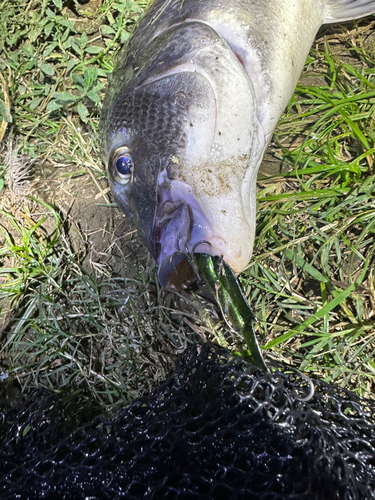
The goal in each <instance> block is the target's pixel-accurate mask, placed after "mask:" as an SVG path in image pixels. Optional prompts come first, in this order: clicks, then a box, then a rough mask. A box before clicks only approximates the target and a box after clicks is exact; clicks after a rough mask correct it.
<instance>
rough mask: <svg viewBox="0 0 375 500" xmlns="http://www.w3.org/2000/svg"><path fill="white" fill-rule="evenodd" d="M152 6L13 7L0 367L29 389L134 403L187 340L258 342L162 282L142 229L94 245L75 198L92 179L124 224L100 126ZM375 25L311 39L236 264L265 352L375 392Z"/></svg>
mask: <svg viewBox="0 0 375 500" xmlns="http://www.w3.org/2000/svg"><path fill="white" fill-rule="evenodd" d="M146 4H147V1H146V0H144V1H143V0H137V1H130V0H123V1H119V0H117V1H107V0H104V1H103V2H101V1H92V2H90V3H88V4H85V5H81V4H80V3H79V2H78V1H72V2H61V0H31V1H27V2H24V1H21V0H13V1H12V2H8V1H3V2H1V3H0V35H1V36H0V40H1V42H0V43H1V48H2V55H1V58H0V71H1V73H2V75H3V79H2V84H1V88H2V95H0V98H1V101H0V113H1V116H2V118H3V124H6V127H5V134H4V137H3V140H2V144H3V154H2V157H1V158H0V189H2V191H1V194H2V201H1V206H0V209H1V212H0V224H1V226H0V227H1V235H0V261H1V266H2V267H1V268H0V300H1V316H0V320H1V324H2V331H3V334H2V341H1V356H0V357H1V358H2V359H0V367H1V373H0V375H1V376H2V377H3V378H5V377H9V378H11V379H15V380H17V381H18V383H19V384H20V386H21V387H22V389H23V390H25V391H26V390H27V389H28V388H29V387H31V386H35V385H42V386H46V387H50V388H53V389H54V390H58V391H61V392H66V393H67V394H78V395H79V397H80V398H81V399H82V401H86V400H87V399H88V398H92V396H94V398H95V400H96V401H97V403H98V404H99V405H107V406H109V405H116V404H123V403H124V402H127V401H129V400H131V399H133V398H134V397H138V396H140V395H142V394H145V393H146V392H148V391H149V390H150V389H151V388H152V387H154V386H155V384H156V383H157V382H158V381H160V380H161V379H162V378H163V377H164V376H165V374H166V371H167V370H168V369H169V368H170V367H171V364H172V361H173V359H174V357H175V355H176V353H177V352H179V351H181V350H182V349H183V348H185V347H186V345H188V344H189V343H191V342H196V341H197V340H205V339H210V340H213V341H216V342H219V343H221V344H222V345H225V346H226V347H228V348H229V349H232V350H234V351H242V350H243V348H244V345H243V339H241V338H239V337H238V336H236V335H234V334H233V332H231V331H230V330H229V329H228V327H227V325H226V323H225V322H224V321H222V320H220V318H219V317H218V314H217V311H216V310H215V308H214V307H213V306H212V305H210V304H209V303H208V302H207V301H204V300H202V299H200V298H199V297H197V296H194V295H191V296H185V297H177V296H172V295H171V294H165V293H164V292H163V291H161V290H160V289H159V287H158V284H157V280H156V274H155V268H154V266H153V264H152V262H151V260H150V259H149V258H147V255H146V254H145V253H142V249H139V248H138V247H139V245H138V243H137V240H136V239H134V238H136V236H134V235H133V234H132V232H131V230H130V231H129V232H127V233H126V235H125V236H123V235H122V233H121V236H120V237H118V236H116V234H118V233H115V237H113V238H112V240H111V244H110V245H109V246H108V248H104V246H103V247H102V248H101V250H100V251H97V252H96V253H95V252H94V251H93V249H92V248H93V247H92V244H91V243H90V241H91V240H92V239H93V235H92V234H91V232H90V227H89V228H85V227H83V225H82V222H80V220H78V217H77V214H76V212H74V206H75V205H74V203H76V204H77V203H78V201H79V199H80V197H82V192H83V188H82V186H86V185H92V186H93V189H94V190H97V191H98V196H101V197H100V198H98V199H97V200H95V196H94V197H93V198H92V200H91V202H90V203H91V204H92V205H95V206H98V207H99V206H101V205H102V209H103V210H104V211H105V212H104V214H107V213H108V220H109V219H111V220H112V218H114V221H115V222H114V224H115V225H116V224H117V225H118V226H121V224H123V219H122V218H121V217H118V218H116V217H115V216H114V215H113V208H112V207H111V203H110V200H109V198H108V197H107V198H106V196H107V195H106V193H105V191H106V188H105V172H104V171H103V168H102V165H101V162H100V154H99V147H98V133H97V126H98V118H99V113H100V101H101V97H102V93H103V89H104V87H105V84H106V79H107V74H108V73H109V72H110V71H111V69H112V67H113V61H114V58H115V55H116V52H117V51H118V49H119V46H120V45H121V44H122V43H125V42H126V40H127V39H128V37H129V36H130V33H131V31H132V29H133V27H134V23H135V22H136V19H137V18H138V16H139V13H140V12H141V10H142V9H143V8H144V7H145V6H146ZM374 33H375V31H374V22H373V21H372V20H371V19H367V20H364V21H361V22H358V23H352V24H347V25H345V26H344V27H335V28H334V29H332V30H331V31H326V32H325V33H323V34H322V35H321V36H320V38H318V40H317V42H316V43H315V45H314V48H313V50H312V51H311V53H310V56H309V58H308V61H307V65H306V67H305V70H304V74H303V76H302V79H301V80H300V84H299V86H298V87H297V89H296V93H295V95H294V97H293V99H292V101H291V103H290V105H289V107H288V109H287V110H286V112H285V114H284V115H283V117H282V119H281V120H280V123H279V125H278V128H277V130H276V134H275V137H274V141H273V143H272V144H271V147H270V149H269V155H268V156H269V157H271V158H272V161H273V162H274V163H275V164H276V165H277V166H281V167H282V171H281V173H280V172H277V173H276V174H274V175H272V176H269V175H267V176H266V175H264V176H263V177H261V178H260V179H259V192H258V205H259V209H258V226H257V240H256V245H255V251H254V257H253V259H252V261H251V263H250V264H249V266H248V268H247V270H246V271H245V272H244V273H242V275H241V277H240V281H241V284H242V287H243V290H244V292H245V294H246V296H247V298H248V300H249V302H250V304H251V306H252V308H253V310H254V312H255V314H256V316H257V317H258V320H259V326H258V335H259V340H260V342H261V344H262V345H263V347H264V348H265V355H266V358H268V359H272V358H274V359H277V360H282V361H284V362H286V363H290V364H292V365H293V366H295V367H297V368H299V369H301V370H303V371H304V372H307V373H310V374H314V375H317V376H319V377H322V378H324V379H325V380H327V381H332V382H335V383H338V384H340V385H342V386H345V387H349V388H351V389H353V390H355V391H357V392H358V393H360V394H364V395H367V396H370V397H374V396H373V381H374V377H375V358H374V350H375V342H374V335H375V327H374V312H375V288H374V270H373V268H374V249H375V238H374V233H375V201H374V199H375V198H374V192H375V169H374V165H373V155H374V151H375V133H374V117H375V114H374V112H375V79H374V73H375V71H374V67H375V60H374V57H373V53H374V50H373V48H374V43H375V42H374V40H375V38H374ZM3 80H4V81H3ZM10 140H11V141H12V142H11V143H10ZM10 148H11V149H12V158H13V160H12V162H13V164H15V163H16V164H17V161H19V162H20V163H21V165H22V166H25V165H26V164H27V165H29V164H30V165H31V166H30V169H29V168H27V169H26V172H27V174H28V175H29V174H30V172H32V178H33V179H34V181H33V184H31V185H30V186H31V188H32V192H33V196H34V198H27V197H25V196H24V194H25V193H23V194H22V193H18V194H17V193H16V192H15V190H14V189H13V191H11V190H10V188H11V187H12V171H11V169H10V168H9V154H7V153H8V152H9V149H10ZM21 172H22V168H21ZM45 172H47V174H46V173H45ZM27 179H28V178H27ZM24 180H25V179H24V178H22V175H21V181H20V182H23V181H24ZM13 184H14V183H13ZM16 184H17V183H16ZM46 186H47V187H46ZM52 187H53V189H52ZM64 192H68V193H69V195H70V197H68V198H66V199H67V200H68V202H66V199H65V198H64V196H65V195H64ZM74 193H75V194H74ZM67 196H68V195H67ZM38 199H39V201H37V200H38ZM69 200H70V201H69ZM88 208H89V207H87V209H88ZM99 208H100V207H99ZM88 225H89V223H88ZM103 234H104V233H103ZM128 235H130V236H128ZM124 242H125V243H124Z"/></svg>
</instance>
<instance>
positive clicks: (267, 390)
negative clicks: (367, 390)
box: [0, 344, 375, 500]
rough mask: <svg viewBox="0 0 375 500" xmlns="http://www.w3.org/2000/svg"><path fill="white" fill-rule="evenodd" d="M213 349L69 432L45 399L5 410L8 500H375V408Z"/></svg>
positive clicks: (3, 477)
mask: <svg viewBox="0 0 375 500" xmlns="http://www.w3.org/2000/svg"><path fill="white" fill-rule="evenodd" d="M313 385H314V389H315V390H314V394H312V384H311V383H310V381H309V380H308V379H305V378H304V377H302V376H300V375H299V374H298V373H295V372H292V371H289V372H288V371H284V372H281V371H274V372H273V373H270V374H265V373H262V372H261V371H259V370H257V369H256V368H254V367H253V366H251V365H250V364H249V363H247V362H246V361H245V360H243V359H242V358H238V357H235V356H232V355H231V354H229V353H228V352H227V351H225V350H223V349H222V348H220V347H217V346H214V345H212V344H204V345H203V346H201V347H199V346H198V347H194V348H191V349H190V350H188V351H186V352H185V353H184V354H183V355H182V356H181V357H180V358H179V360H178V361H177V365H176V370H175V371H174V372H173V373H172V374H171V375H170V377H169V378H168V379H167V380H166V381H164V382H163V383H162V384H161V385H160V386H159V387H158V388H157V389H156V390H155V391H154V392H153V393H152V394H151V395H150V396H148V397H145V398H142V399H139V400H137V401H135V402H133V403H132V404H130V405H129V406H128V407H127V408H125V409H124V410H122V411H121V412H120V413H119V414H118V415H117V416H115V417H113V418H103V417H97V418H95V419H94V420H93V421H92V422H90V423H89V424H86V425H84V426H82V427H81V428H78V429H76V430H75V431H73V432H68V431H67V429H66V428H67V427H69V426H67V425H66V422H67V416H66V414H65V413H64V408H63V405H62V403H61V401H58V400H57V399H56V397H55V396H53V395H52V394H51V393H49V392H47V391H43V390H38V391H34V392H33V393H31V394H30V396H29V397H28V399H27V400H26V402H25V403H24V404H23V406H22V408H20V409H16V410H14V409H13V410H11V411H10V412H8V413H4V412H3V413H2V415H1V416H2V424H1V426H0V430H1V444H0V498H2V499H3V500H5V499H15V498H17V499H51V500H52V499H54V500H55V499H60V498H61V499H62V498H65V499H90V500H95V499H119V498H126V499H143V498H147V499H160V498H165V499H175V498H176V499H177V498H178V499H182V498H183V499H197V498H212V499H225V498H228V499H246V500H253V499H257V500H258V499H262V500H263V499H264V500H276V499H279V500H280V499H283V500H287V499H298V500H303V499H306V500H307V499H308V500H314V499H322V500H323V499H327V500H328V499H329V500H335V499H348V500H349V499H350V500H354V499H361V500H363V499H366V500H367V499H375V413H374V409H375V404H374V403H373V402H371V401H368V400H364V399H361V398H358V397H357V396H355V395H354V394H352V393H350V392H349V391H346V390H343V389H341V388H339V387H336V386H333V385H328V384H325V383H324V382H322V381H319V380H314V381H313Z"/></svg>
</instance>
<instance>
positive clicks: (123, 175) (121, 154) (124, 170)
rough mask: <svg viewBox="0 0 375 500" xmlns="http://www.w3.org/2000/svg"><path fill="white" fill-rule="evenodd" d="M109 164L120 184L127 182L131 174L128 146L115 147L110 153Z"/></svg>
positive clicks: (131, 166) (130, 158)
mask: <svg viewBox="0 0 375 500" xmlns="http://www.w3.org/2000/svg"><path fill="white" fill-rule="evenodd" d="M109 164H110V167H111V168H112V171H113V173H114V176H115V178H116V180H117V181H118V182H119V183H120V184H127V183H128V182H129V181H130V179H131V178H132V174H133V160H132V157H131V154H130V149H129V148H127V147H121V148H117V149H115V150H114V151H113V153H112V154H111V157H110V160H109Z"/></svg>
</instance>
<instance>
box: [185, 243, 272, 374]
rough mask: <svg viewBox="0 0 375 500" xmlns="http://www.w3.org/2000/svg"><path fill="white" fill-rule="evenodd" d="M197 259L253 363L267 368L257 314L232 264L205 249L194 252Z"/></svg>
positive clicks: (261, 367) (195, 259)
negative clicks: (243, 342) (258, 333)
mask: <svg viewBox="0 0 375 500" xmlns="http://www.w3.org/2000/svg"><path fill="white" fill-rule="evenodd" d="M194 261H195V264H196V266H197V270H198V273H199V276H200V278H202V279H203V280H204V281H205V282H206V284H207V285H208V286H209V288H210V289H211V291H212V292H213V294H214V296H215V298H216V301H217V303H218V304H219V306H220V309H221V312H222V314H223V316H224V318H225V320H226V321H227V323H228V324H229V326H230V327H231V328H233V329H234V330H236V331H237V332H238V333H240V334H242V335H243V337H244V339H245V342H246V344H247V347H248V349H249V351H250V356H251V359H252V362H253V363H254V365H256V366H257V367H258V368H260V369H261V370H264V371H268V368H267V366H266V364H265V362H264V360H263V356H262V353H261V350H260V347H259V344H258V340H257V338H256V335H255V331H254V323H255V322H256V317H255V316H254V314H253V312H252V310H251V309H250V306H249V304H248V303H247V301H246V299H245V297H244V295H243V293H242V291H241V287H240V284H239V282H238V280H237V278H236V276H235V274H234V273H233V271H232V269H231V268H230V266H229V265H228V264H227V263H226V262H225V261H224V260H223V259H222V258H220V257H212V256H211V255H207V254H204V253H198V254H195V255H194Z"/></svg>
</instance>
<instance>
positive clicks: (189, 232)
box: [152, 170, 225, 288]
mask: <svg viewBox="0 0 375 500" xmlns="http://www.w3.org/2000/svg"><path fill="white" fill-rule="evenodd" d="M153 248H154V250H153V252H152V253H153V257H154V259H155V261H156V263H157V264H158V268H159V269H158V279H159V282H160V284H161V285H162V286H163V287H165V288H176V287H181V286H182V287H185V286H187V285H189V284H190V282H192V281H193V280H195V279H196V275H195V273H194V272H192V270H191V269H189V268H188V267H187V266H186V265H185V266H180V264H181V263H182V262H184V261H185V260H186V259H187V261H188V263H189V261H190V262H191V258H192V256H193V254H194V253H200V252H204V253H207V254H209V255H212V256H215V255H223V254H224V253H225V241H224V240H223V239H222V238H221V237H220V236H218V235H215V233H214V231H213V230H212V228H211V225H210V223H209V221H208V220H207V217H206V216H205V215H204V213H203V211H202V209H201V207H200V206H199V203H198V202H197V200H196V198H195V196H194V192H193V189H192V188H191V186H189V185H188V184H186V183H184V182H181V181H179V180H176V179H174V180H171V179H169V178H168V174H167V171H166V170H163V171H162V172H161V173H160V175H159V180H158V207H157V211H156V218H155V225H154V231H153ZM178 269H180V272H179V271H178ZM181 269H183V271H182V272H181ZM177 282H178V285H177Z"/></svg>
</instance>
